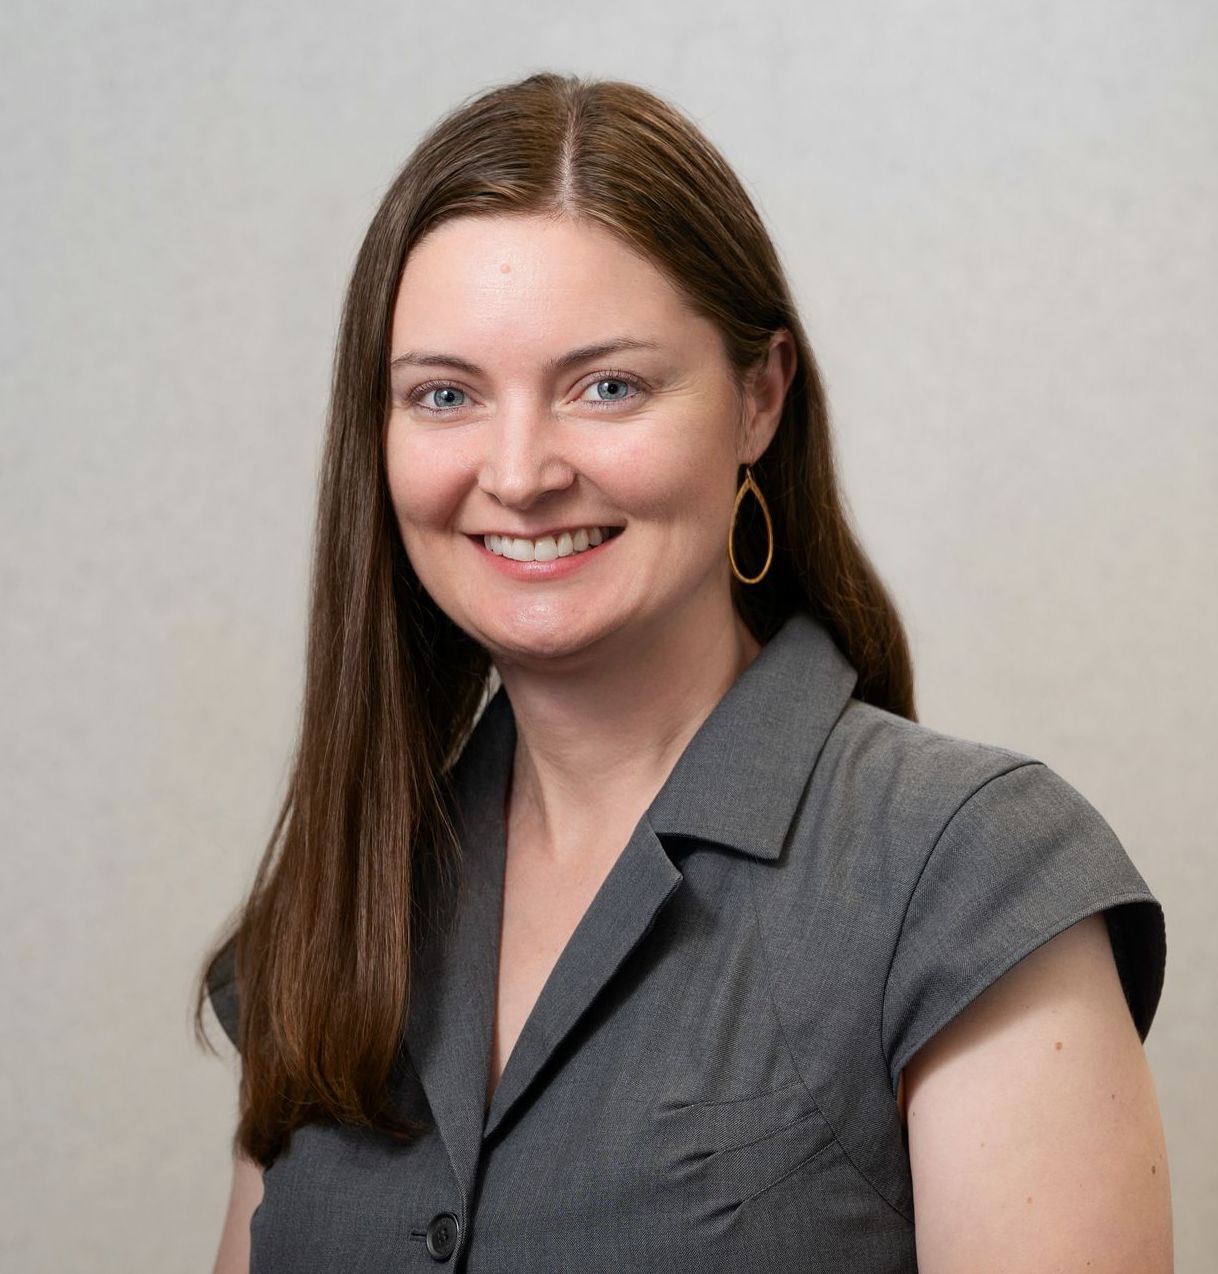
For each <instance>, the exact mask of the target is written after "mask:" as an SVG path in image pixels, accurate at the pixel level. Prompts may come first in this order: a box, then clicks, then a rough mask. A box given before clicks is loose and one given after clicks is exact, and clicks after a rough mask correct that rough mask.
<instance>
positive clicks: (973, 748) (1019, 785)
mask: <svg viewBox="0 0 1218 1274" xmlns="http://www.w3.org/2000/svg"><path fill="white" fill-rule="evenodd" d="M1016 772H1021V773H1019V777H1018V778H1014V777H1012V779H1011V780H1010V781H1002V780H1004V779H1006V777H1007V776H1014V775H1015V774H1016ZM809 789H810V790H809V800H808V804H809V805H810V806H812V807H813V808H814V809H817V810H820V811H822V813H824V814H828V815H830V816H832V817H834V818H835V819H839V820H840V819H844V818H849V820H850V826H851V827H852V828H854V829H856V830H857V832H858V834H860V835H865V836H866V837H867V838H868V840H869V842H870V843H871V844H873V845H875V844H877V838H878V843H879V846H881V847H882V846H887V845H890V846H891V848H892V849H893V851H894V852H897V853H905V854H912V855H915V856H916V855H918V853H919V851H925V850H928V849H929V847H930V844H931V843H932V842H933V841H934V840H935V839H936V838H937V837H938V835H939V834H940V833H941V832H942V831H943V829H944V828H945V827H946V826H947V824H948V823H949V822H950V821H951V820H952V818H953V817H955V816H956V814H957V813H959V812H960V811H961V810H962V809H963V807H965V806H966V805H967V804H969V802H970V801H973V800H974V798H976V797H978V795H979V794H980V793H981V792H982V791H983V790H984V789H989V790H988V791H986V795H985V797H984V798H983V799H984V802H985V803H989V804H991V805H992V806H994V807H995V808H996V810H997V809H1005V808H1007V807H1010V808H1012V809H1015V808H1019V807H1020V806H1021V805H1023V806H1026V804H1027V803H1028V802H1029V801H1040V800H1044V799H1046V798H1047V797H1048V795H1049V794H1050V793H1051V792H1055V793H1056V794H1057V795H1058V796H1059V797H1060V796H1061V795H1063V794H1066V793H1067V792H1074V791H1075V790H1074V789H1073V788H1071V787H1070V785H1069V784H1068V783H1066V782H1065V780H1064V779H1062V778H1061V776H1060V775H1058V774H1056V773H1055V772H1054V771H1053V770H1051V769H1050V768H1049V767H1048V766H1047V765H1046V764H1045V763H1044V762H1043V761H1041V760H1040V759H1039V758H1037V757H1034V756H1030V755H1028V754H1027V753H1024V752H1020V751H1016V750H1015V749H1013V748H1009V747H1004V746H1001V745H999V744H996V743H988V742H983V741H981V740H977V739H967V738H963V737H960V736H957V735H953V734H948V733H946V732H944V731H942V730H936V729H934V728H932V727H930V726H927V725H923V724H921V723H920V722H916V721H909V720H907V719H906V718H904V717H900V716H897V715H896V714H895V713H892V712H888V711H885V710H884V709H883V708H878V707H875V706H874V705H872V704H867V703H862V702H860V701H859V700H857V699H852V700H850V702H849V704H847V706H846V708H845V710H844V711H843V712H842V714H841V716H840V718H839V719H838V721H837V723H836V725H835V726H834V729H833V730H832V732H831V733H830V735H829V738H828V740H827V741H826V744H825V747H824V750H823V751H822V753H821V756H820V758H819V761H818V764H817V766H816V769H815V771H814V772H813V774H812V775H811V778H810V784H809ZM1075 794H1076V795H1078V794H1077V793H1075ZM981 803H983V802H982V801H978V802H977V804H981Z"/></svg>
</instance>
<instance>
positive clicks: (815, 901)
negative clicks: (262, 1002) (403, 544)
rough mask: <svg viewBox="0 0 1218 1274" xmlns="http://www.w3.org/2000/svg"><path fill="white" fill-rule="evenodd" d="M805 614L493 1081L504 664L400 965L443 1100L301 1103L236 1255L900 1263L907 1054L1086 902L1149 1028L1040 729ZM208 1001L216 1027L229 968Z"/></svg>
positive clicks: (1111, 909)
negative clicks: (882, 705)
mask: <svg viewBox="0 0 1218 1274" xmlns="http://www.w3.org/2000/svg"><path fill="white" fill-rule="evenodd" d="M856 681H857V674H856V672H855V669H854V668H853V667H852V666H851V665H850V663H849V662H848V661H847V660H846V659H845V657H844V656H843V655H842V654H841V652H840V651H839V650H838V649H837V647H836V646H835V645H834V643H833V642H832V640H831V639H830V637H829V635H828V633H827V632H826V630H825V629H824V628H823V627H822V626H821V625H820V624H819V623H817V622H816V621H815V620H814V619H813V618H812V617H811V616H809V615H807V614H804V613H802V612H799V613H796V614H794V615H792V616H791V617H790V618H789V619H788V620H787V621H786V623H785V624H784V625H783V627H782V628H781V629H780V631H779V632H778V633H777V634H776V635H775V636H774V637H773V638H772V639H771V641H770V642H769V643H768V644H767V645H766V646H765V647H764V648H763V650H762V652H761V653H760V654H759V655H758V656H757V658H756V659H755V660H754V661H753V663H752V664H750V665H749V667H748V668H747V669H746V670H745V671H744V672H743V673H742V674H741V675H740V676H739V677H738V678H737V680H736V681H735V682H734V683H733V685H732V686H731V687H730V689H729V690H728V691H727V693H726V694H725V695H724V696H723V698H722V699H721V700H720V701H719V703H718V704H717V705H716V706H715V708H714V710H713V711H712V712H711V713H710V715H709V716H708V717H707V718H706V720H705V721H704V722H703V723H702V725H701V726H700V728H699V729H698V731H697V733H696V734H695V735H694V737H693V739H692V740H691V741H690V743H689V745H688V746H687V747H686V749H685V751H684V753H683V754H682V755H681V757H680V759H679V760H678V762H677V764H676V766H675V767H674V768H673V770H672V772H671V774H670V775H669V777H668V779H667V780H666V782H665V784H664V786H663V788H662V789H661V790H660V792H659V793H658V795H657V796H656V798H655V800H654V801H653V802H652V804H651V806H650V808H649V809H648V810H647V811H646V813H645V814H644V815H643V816H642V817H641V818H640V820H639V822H638V824H637V825H636V827H635V829H634V832H633V834H632V835H631V837H630V840H629V842H628V843H627V845H626V846H625V848H624V849H623V851H622V853H621V856H620V857H619V858H618V860H617V861H616V863H615V864H614V866H613V868H612V870H611V871H610V873H609V875H608V876H607V878H606V879H605V881H604V882H603V884H602V886H601V888H600V890H599V892H598V893H597V895H596V896H595V898H594V899H593V901H592V903H591V905H590V906H589V908H588V911H587V912H586V913H585V915H584V916H583V918H582V919H581V921H580V923H579V925H578V926H577V928H576V929H575V931H574V933H573V934H572V936H571V939H570V941H569V943H568V944H567V946H566V948H565V949H564V950H563V952H562V954H561V956H560V958H559V960H558V962H557V964H556V965H555V967H554V969H553V971H552V973H551V975H550V977H549V979H548V981H547V982H546V984H545V986H544V988H543V989H542V992H541V995H540V997H539V999H538V1001H537V1003H536V1005H535V1007H534V1008H533V1011H532V1013H531V1015H530V1017H529V1018H528V1020H527V1022H526V1023H525V1026H524V1028H523V1031H522V1032H521V1035H520V1037H519V1040H518V1042H517V1043H516V1046H515V1048H514V1049H513V1051H512V1054H511V1056H510V1057H509V1059H508V1062H507V1065H506V1067H505V1069H504V1071H503V1074H502V1076H501V1078H500V1081H499V1084H498V1086H497V1088H496V1090H495V1093H494V1096H493V1100H492V1102H491V1106H490V1109H489V1111H488V1110H486V1109H485V1093H486V1088H487V1080H488V1074H489V1058H490V1043H491V1027H492V1020H493V1012H494V1003H495V976H496V967H497V958H498V943H499V918H500V908H501V903H502V894H503V865H504V852H505V846H504V840H505V837H504V808H503V801H504V794H505V791H506V784H507V781H508V777H509V774H510V771H511V762H512V755H513V747H514V744H515V737H516V735H515V722H514V719H513V716H512V712H511V705H510V703H509V701H508V699H507V697H506V695H505V693H504V690H503V689H502V687H500V689H499V690H498V692H497V693H496V694H495V695H494V697H493V698H492V699H491V701H490V703H489V704H488V705H487V708H486V710H485V712H484V713H483V714H482V716H481V718H480V719H479V721H478V724H477V726H476V728H475V730H474V732H473V734H472V735H471V737H470V740H469V742H468V743H467V745H466V747H465V749H464V751H463V753H462V755H461V757H460V758H459V760H458V762H457V765H456V766H455V767H454V772H453V774H454V789H453V790H454V792H455V805H454V811H455V817H456V820H457V825H458V829H459V831H460V834H461V843H462V883H461V888H460V890H459V892H458V893H457V895H456V898H457V902H456V904H455V906H454V908H453V912H452V923H451V925H450V926H449V927H448V929H447V930H446V931H445V935H444V936H443V937H437V938H436V939H434V940H433V942H432V944H431V946H430V947H429V949H428V951H427V952H425V954H424V959H423V961H422V967H421V968H420V969H419V970H418V971H417V974H416V982H415V988H414V993H413V999H412V1003H411V1006H410V1011H409V1015H408V1019H407V1025H406V1031H405V1041H406V1047H405V1049H404V1051H403V1054H402V1062H403V1066H402V1067H401V1071H400V1075H401V1078H400V1084H399V1086H398V1088H397V1089H396V1100H397V1101H398V1102H399V1103H400V1106H401V1108H402V1109H406V1110H410V1111H411V1112H412V1113H414V1114H415V1115H417V1116H420V1117H422V1118H425V1119H427V1120H428V1121H429V1122H431V1123H432V1124H433V1130H432V1131H431V1132H429V1133H428V1134H427V1135H426V1136H425V1137H424V1138H423V1139H422V1140H420V1141H418V1142H416V1143H414V1144H412V1145H410V1146H408V1147H406V1148H399V1147H397V1146H395V1145H394V1144H393V1142H392V1141H391V1140H390V1139H389V1138H387V1137H385V1136H383V1135H381V1134H370V1133H367V1132H364V1131H357V1130H353V1129H350V1128H340V1127H333V1126H318V1125H311V1126H306V1127H304V1128H300V1129H298V1130H297V1131H296V1132H295V1134H294V1135H293V1138H292V1141H291V1143H290V1145H289V1147H288V1149H287V1150H286V1151H285V1153H284V1154H283V1155H282V1156H281V1157H280V1158H279V1159H278V1160H276V1161H275V1163H273V1164H272V1165H271V1166H270V1168H269V1169H268V1170H267V1172H266V1174H265V1195H264V1198H263V1201H262V1203H261V1204H260V1205H259V1207H258V1209H257V1210H256V1212H255V1213H254V1216H253V1220H252V1223H251V1244H252V1259H251V1266H250V1268H251V1271H252V1272H253V1274H287V1272H288V1271H309V1272H314V1271H316V1272H317V1274H321V1272H322V1271H327V1272H330V1271H333V1272H334V1274H339V1272H340V1271H341V1272H342V1274H362V1272H365V1271H366V1272H367V1274H373V1272H375V1274H383V1272H385V1271H409V1270H425V1269H431V1268H434V1267H435V1266H436V1265H437V1264H441V1265H447V1266H449V1267H450V1268H452V1269H461V1270H466V1271H469V1272H470V1274H492V1272H493V1274H534V1272H536V1274H542V1272H543V1271H544V1272H547V1274H549V1272H554V1271H632V1270H640V1271H643V1270H645V1271H674V1272H677V1271H679V1272H680V1274H698V1272H700V1271H713V1272H714V1274H723V1272H724V1271H729V1270H730V1271H733V1272H736V1274H739V1272H741V1271H752V1270H766V1271H770V1270H781V1271H793V1270H805V1269H806V1270H811V1269H817V1270H825V1271H867V1272H868V1274H912V1272H914V1271H916V1269H917V1263H916V1256H915V1245H914V1213H913V1190H912V1180H911V1176H910V1165H909V1156H908V1150H907V1145H906V1142H905V1139H904V1136H903V1129H902V1126H901V1123H900V1118H899V1115H898V1112H897V1108H896V1104H895V1094H896V1088H897V1080H898V1078H899V1076H900V1073H901V1069H902V1067H903V1066H904V1065H905V1063H906V1061H907V1060H908V1059H909V1058H910V1057H911V1056H912V1054H913V1053H914V1052H915V1051H916V1050H917V1049H918V1048H920V1047H921V1045H922V1044H923V1043H925V1042H926V1040H927V1039H929V1038H930V1037H931V1036H932V1035H934V1034H935V1033H936V1032H937V1031H938V1030H940V1029H941V1028H942V1027H943V1026H944V1025H945V1024H946V1023H947V1022H948V1021H949V1020H950V1019H951V1018H952V1017H954V1016H955V1015H956V1014H957V1013H959V1012H960V1011H961V1009H963V1008H964V1007H965V1006H966V1005H967V1004H969V1002H970V1001H972V1000H973V999H975V998H976V997H977V996H978V995H979V994H980V993H981V992H982V991H983V990H984V989H985V988H986V987H987V986H989V985H990V984H991V983H992V982H994V981H995V979H997V978H998V977H999V976H1000V975H1001V974H1002V973H1004V972H1005V971H1006V970H1007V969H1009V968H1010V967H1011V966H1012V965H1013V964H1015V963H1016V961H1018V960H1020V959H1021V958H1022V957H1023V956H1025V955H1027V954H1028V953H1029V952H1030V951H1032V950H1033V949H1034V948H1036V947H1038V946H1039V945H1040V944H1042V943H1043V942H1045V941H1047V940H1048V939H1049V938H1051V937H1052V936H1053V935H1054V934H1056V933H1058V932H1060V931H1061V930H1063V929H1065V928H1066V927H1067V926H1069V925H1071V924H1073V923H1074V922H1075V921H1077V920H1080V919H1082V918H1083V917H1084V916H1087V915H1090V914H1092V913H1094V912H1102V913H1104V915H1105V918H1106V921H1107V925H1108V931H1109V934H1110V937H1111V939H1112V944H1113V950H1114V954H1115V957H1116V963H1117V968H1118V971H1119V974H1120V978H1121V983H1122V986H1123V989H1124V992H1125V996H1126V999H1127V1002H1128V1005H1129V1010H1130V1013H1131V1015H1132V1018H1133V1022H1134V1024H1135V1026H1136V1028H1137V1031H1138V1034H1139V1036H1140V1037H1141V1038H1142V1039H1143V1040H1144V1039H1145V1038H1146V1034H1147V1032H1148V1031H1149V1029H1150V1024H1151V1021H1152V1019H1153V1017H1154V1014H1155V1010H1156V1008H1157V1006H1158V1002H1159V998H1160V993H1161V990H1162V986H1163V976H1164V967H1165V958H1166V935H1165V926H1164V916H1163V910H1162V907H1161V906H1160V904H1159V902H1158V900H1157V899H1156V898H1155V896H1154V895H1153V894H1152V893H1151V892H1150V890H1149V888H1148V887H1147V884H1146V882H1145V880H1143V878H1142V876H1141V875H1140V874H1139V872H1138V871H1137V869H1136V868H1135V866H1134V864H1133V863H1132V861H1131V860H1130V858H1129V856H1128V855H1127V853H1126V851H1125V849H1124V848H1123V846H1122V845H1121V843H1120V841H1119V840H1118V839H1117V837H1116V835H1115V834H1114V832H1113V831H1112V829H1111V828H1110V827H1109V825H1108V824H1107V823H1106V822H1105V821H1104V819H1103V818H1102V816H1101V815H1100V814H1099V813H1098V812H1097V811H1096V810H1095V809H1094V808H1093V807H1092V806H1091V805H1090V804H1089V803H1088V801H1087V800H1086V799H1085V798H1084V797H1083V796H1082V795H1081V794H1080V793H1079V792H1078V791H1077V790H1076V789H1075V788H1073V787H1072V786H1071V785H1070V784H1069V783H1067V782H1066V781H1065V780H1064V779H1062V778H1061V777H1059V776H1058V775H1057V774H1056V773H1055V772H1054V771H1053V770H1051V769H1050V768H1048V767H1047V766H1046V765H1044V764H1043V763H1042V762H1040V761H1037V760H1035V759H1034V758H1032V757H1029V756H1025V755H1023V754H1021V753H1018V752H1012V751H1009V750H1007V749H1004V748H1000V747H996V746H992V745H988V744H982V743H977V742H972V741H969V740H965V739H959V738H955V737H952V736H950V735H946V734H943V733H940V732H937V731H935V730H932V729H930V728H928V727H926V726H923V725H919V724H915V723H911V722H909V721H906V720H905V719H903V718H901V717H897V716H895V715H893V714H891V713H888V712H885V711H883V710H881V709H878V708H875V707H872V706H870V705H867V704H864V703H862V702H860V701H859V700H857V699H854V698H852V697H851V692H852V690H853V689H854V686H855V684H856ZM212 993H213V1003H214V1005H215V1007H216V1010H217V1013H218V1016H219V1017H220V1019H221V1021H222V1023H223V1024H224V1026H225V1028H226V1030H228V1032H229V1034H230V1036H231V1037H233V1038H234V1039H235V1038H236V1018H237V1011H238V1009H237V1002H236V997H235V994H234V992H233V987H232V984H231V982H228V983H226V982H225V981H224V979H223V975H220V976H218V977H217V979H216V982H215V984H214V985H213V987H212Z"/></svg>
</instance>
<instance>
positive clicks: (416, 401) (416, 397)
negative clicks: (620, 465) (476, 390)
mask: <svg viewBox="0 0 1218 1274" xmlns="http://www.w3.org/2000/svg"><path fill="white" fill-rule="evenodd" d="M603 380H620V381H621V382H622V383H623V384H625V385H630V386H631V387H632V388H633V389H636V390H638V392H639V393H640V394H645V393H646V392H647V386H646V385H644V384H643V382H642V381H641V380H639V378H638V377H637V376H632V375H630V374H629V373H628V372H614V371H608V372H600V373H599V374H598V375H596V376H594V377H593V378H592V379H591V380H590V381H589V382H588V384H587V385H585V386H584V387H583V389H581V390H580V393H581V394H582V393H585V392H586V391H587V390H588V389H589V388H590V387H591V386H592V385H599V384H600V383H601V381H603ZM434 389H456V390H459V391H460V392H461V393H463V394H466V393H468V390H464V389H462V388H461V386H460V385H454V384H453V383H452V381H447V380H429V381H424V383H423V384H422V385H416V386H415V388H414V389H412V390H411V391H410V393H409V394H407V396H406V401H407V402H408V403H410V404H411V405H412V406H415V407H418V408H420V409H421V410H422V411H425V412H427V413H428V415H431V416H451V415H452V414H453V413H454V412H457V411H460V410H461V407H428V406H426V405H425V404H424V403H423V402H422V401H421V400H422V399H423V398H424V397H425V396H426V395H427V394H429V393H431V392H432V390H434ZM633 398H634V395H631V397H630V398H618V399H613V400H605V399H602V400H601V401H600V402H596V401H593V400H588V401H586V402H585V404H584V405H585V406H588V407H596V408H606V407H616V406H618V405H619V404H620V403H624V402H631V401H632V400H633ZM462 406H466V404H464V403H463V404H462Z"/></svg>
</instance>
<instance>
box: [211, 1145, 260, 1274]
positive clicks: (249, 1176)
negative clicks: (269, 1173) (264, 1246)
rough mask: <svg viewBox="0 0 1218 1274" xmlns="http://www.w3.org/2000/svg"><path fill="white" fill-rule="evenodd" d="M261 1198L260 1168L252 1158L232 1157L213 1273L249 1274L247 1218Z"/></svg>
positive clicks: (248, 1225)
mask: <svg viewBox="0 0 1218 1274" xmlns="http://www.w3.org/2000/svg"><path fill="white" fill-rule="evenodd" d="M261 1201H262V1169H261V1168H260V1167H259V1166H258V1165H257V1164H256V1163H254V1162H253V1160H251V1159H246V1158H245V1157H244V1156H243V1155H238V1156H236V1157H235V1158H234V1159H233V1184H232V1188H231V1190H230V1191H229V1196H228V1211H227V1213H226V1214H225V1217H224V1230H223V1232H222V1233H221V1235H220V1250H219V1251H218V1252H217V1253H216V1263H215V1266H214V1267H213V1269H212V1274H249V1268H250V1218H251V1217H252V1216H253V1215H254V1209H255V1208H256V1207H257V1206H258V1204H259V1203H260V1202H261Z"/></svg>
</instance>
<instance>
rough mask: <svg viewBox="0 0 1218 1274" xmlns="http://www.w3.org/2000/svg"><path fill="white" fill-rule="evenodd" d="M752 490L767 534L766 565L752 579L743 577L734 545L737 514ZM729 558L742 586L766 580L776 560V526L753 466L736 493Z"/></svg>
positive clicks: (729, 531) (728, 535) (728, 538)
mask: <svg viewBox="0 0 1218 1274" xmlns="http://www.w3.org/2000/svg"><path fill="white" fill-rule="evenodd" d="M749 490H751V491H752V492H753V494H754V495H755V496H756V497H757V503H758V504H760V505H761V512H762V513H763V514H764V515H765V532H766V541H767V545H766V555H765V565H764V566H763V567H762V568H761V574H760V575H754V576H753V578H752V579H749V578H748V577H747V576H744V575H741V573H740V567H739V566H737V565H736V550H735V548H734V547H733V545H732V541H733V539H734V538H735V536H736V514H737V513H738V512H739V511H740V504H741V501H742V500H743V499H744V493H745V492H746V491H749ZM727 558H728V561H729V562H731V564H732V574H733V575H735V577H736V578H737V579H738V580H739V581H740V582H741V583H742V584H756V583H759V582H760V581H761V580H763V579H764V578H765V574H766V572H767V571H768V570H769V569H770V562H771V561H772V560H773V558H774V524H773V523H772V522H771V521H770V510H769V507H768V506H767V504H766V502H765V496H763V495H762V494H761V488H760V487H759V486H758V485H757V483H756V482H755V481H754V480H753V470H752V468H751V466H749V465H745V466H744V481H743V482H742V483H741V484H740V490H739V491H737V492H736V503H735V504H733V505H732V524H731V526H730V527H728V531H727Z"/></svg>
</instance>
